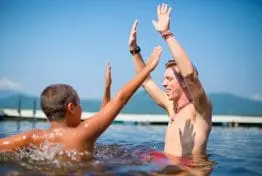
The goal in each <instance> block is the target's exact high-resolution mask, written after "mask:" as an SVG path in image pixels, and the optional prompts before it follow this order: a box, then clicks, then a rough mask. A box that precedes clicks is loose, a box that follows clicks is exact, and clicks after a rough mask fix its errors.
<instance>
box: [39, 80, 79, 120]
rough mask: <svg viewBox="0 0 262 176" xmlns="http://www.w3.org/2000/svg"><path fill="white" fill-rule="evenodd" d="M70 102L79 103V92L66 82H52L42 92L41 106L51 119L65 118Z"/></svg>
mask: <svg viewBox="0 0 262 176" xmlns="http://www.w3.org/2000/svg"><path fill="white" fill-rule="evenodd" d="M68 103H73V104H74V105H77V104H79V98H78V95H77V92H76V91H75V90H74V89H73V87H71V86H69V85H66V84H52V85H50V86H48V87H46V88H45V89H44V90H43V92H42V93H41V108H42V110H43V112H44V113H45V115H46V117H47V118H48V120H49V121H55V120H63V119H64V116H65V112H66V106H67V104H68Z"/></svg>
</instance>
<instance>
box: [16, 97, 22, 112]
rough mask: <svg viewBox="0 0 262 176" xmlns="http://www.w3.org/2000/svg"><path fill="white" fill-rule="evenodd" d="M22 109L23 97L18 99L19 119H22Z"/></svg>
mask: <svg viewBox="0 0 262 176" xmlns="http://www.w3.org/2000/svg"><path fill="white" fill-rule="evenodd" d="M21 107H22V97H21V95H20V96H19V97H18V107H17V112H18V115H19V117H21Z"/></svg>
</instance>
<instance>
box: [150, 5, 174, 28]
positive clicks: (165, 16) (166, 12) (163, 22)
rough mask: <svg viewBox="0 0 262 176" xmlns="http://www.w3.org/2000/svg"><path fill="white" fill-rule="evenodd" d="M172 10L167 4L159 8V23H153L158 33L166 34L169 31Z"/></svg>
mask: <svg viewBox="0 0 262 176" xmlns="http://www.w3.org/2000/svg"><path fill="white" fill-rule="evenodd" d="M171 10H172V8H171V7H168V6H167V4H162V5H158V6H157V17H158V21H155V20H153V21H152V22H153V25H154V27H155V29H156V30H157V31H158V32H160V33H164V32H167V31H169V24H170V13H171Z"/></svg>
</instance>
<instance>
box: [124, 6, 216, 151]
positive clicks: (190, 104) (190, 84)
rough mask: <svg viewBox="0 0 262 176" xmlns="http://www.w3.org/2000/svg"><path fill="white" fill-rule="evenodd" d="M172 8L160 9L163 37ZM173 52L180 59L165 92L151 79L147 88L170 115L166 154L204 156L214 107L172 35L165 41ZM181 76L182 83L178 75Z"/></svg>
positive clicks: (137, 60)
mask: <svg viewBox="0 0 262 176" xmlns="http://www.w3.org/2000/svg"><path fill="white" fill-rule="evenodd" d="M170 13H171V8H169V7H168V6H167V5H166V4H162V5H159V6H158V8H157V16H158V21H153V25H154V27H155V29H156V30H157V31H158V32H159V33H160V34H166V33H168V32H169V31H170V27H169V26H170ZM136 33H137V20H136V21H135V22H134V24H133V26H132V28H131V32H130V37H129V47H130V49H134V48H135V47H136V46H137V38H136ZM165 41H166V43H167V45H168V47H169V50H170V52H171V54H172V56H173V58H176V63H177V64H176V65H175V66H172V67H169V68H167V69H166V71H165V74H164V81H163V86H164V88H165V91H162V90H161V89H160V88H159V87H158V86H157V85H156V83H154V81H153V80H152V79H151V77H150V76H149V77H148V78H147V79H146V80H145V81H144V83H143V87H144V88H145V90H146V91H147V92H148V94H149V95H150V96H151V97H152V99H153V100H154V101H155V102H156V103H157V104H158V105H159V106H160V107H162V108H163V109H165V110H166V112H167V113H168V115H169V118H170V122H169V124H168V127H167V130H166V137H165V149H164V152H165V153H166V154H168V155H170V156H183V155H190V154H194V155H201V154H205V153H206V145H207V141H208V136H209V133H210V131H211V127H212V118H211V116H212V105H211V103H210V101H209V100H208V97H207V96H206V93H205V91H204V88H203V87H202V85H201V83H200V81H199V79H198V76H197V73H196V71H195V70H194V68H193V66H192V63H191V61H190V60H189V58H188V56H187V55H186V53H185V51H184V50H183V49H182V47H181V46H180V44H179V43H178V42H177V40H176V39H175V38H174V37H172V36H171V35H170V36H169V37H168V38H166V39H165ZM133 61H134V64H135V69H136V71H137V72H138V73H139V72H140V71H141V70H142V69H143V68H144V66H145V64H144V62H143V59H142V56H141V54H140V53H139V54H136V55H134V56H133ZM175 73H176V74H177V75H179V74H180V75H181V77H182V80H181V79H178V77H177V76H176V75H175Z"/></svg>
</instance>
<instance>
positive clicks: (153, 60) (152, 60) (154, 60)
mask: <svg viewBox="0 0 262 176" xmlns="http://www.w3.org/2000/svg"><path fill="white" fill-rule="evenodd" d="M161 53H162V48H161V46H157V47H155V48H154V50H153V52H152V54H151V56H150V57H149V59H148V61H147V63H146V66H148V67H150V69H151V70H154V69H155V68H156V66H157V64H158V62H159V59H160V55H161Z"/></svg>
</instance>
